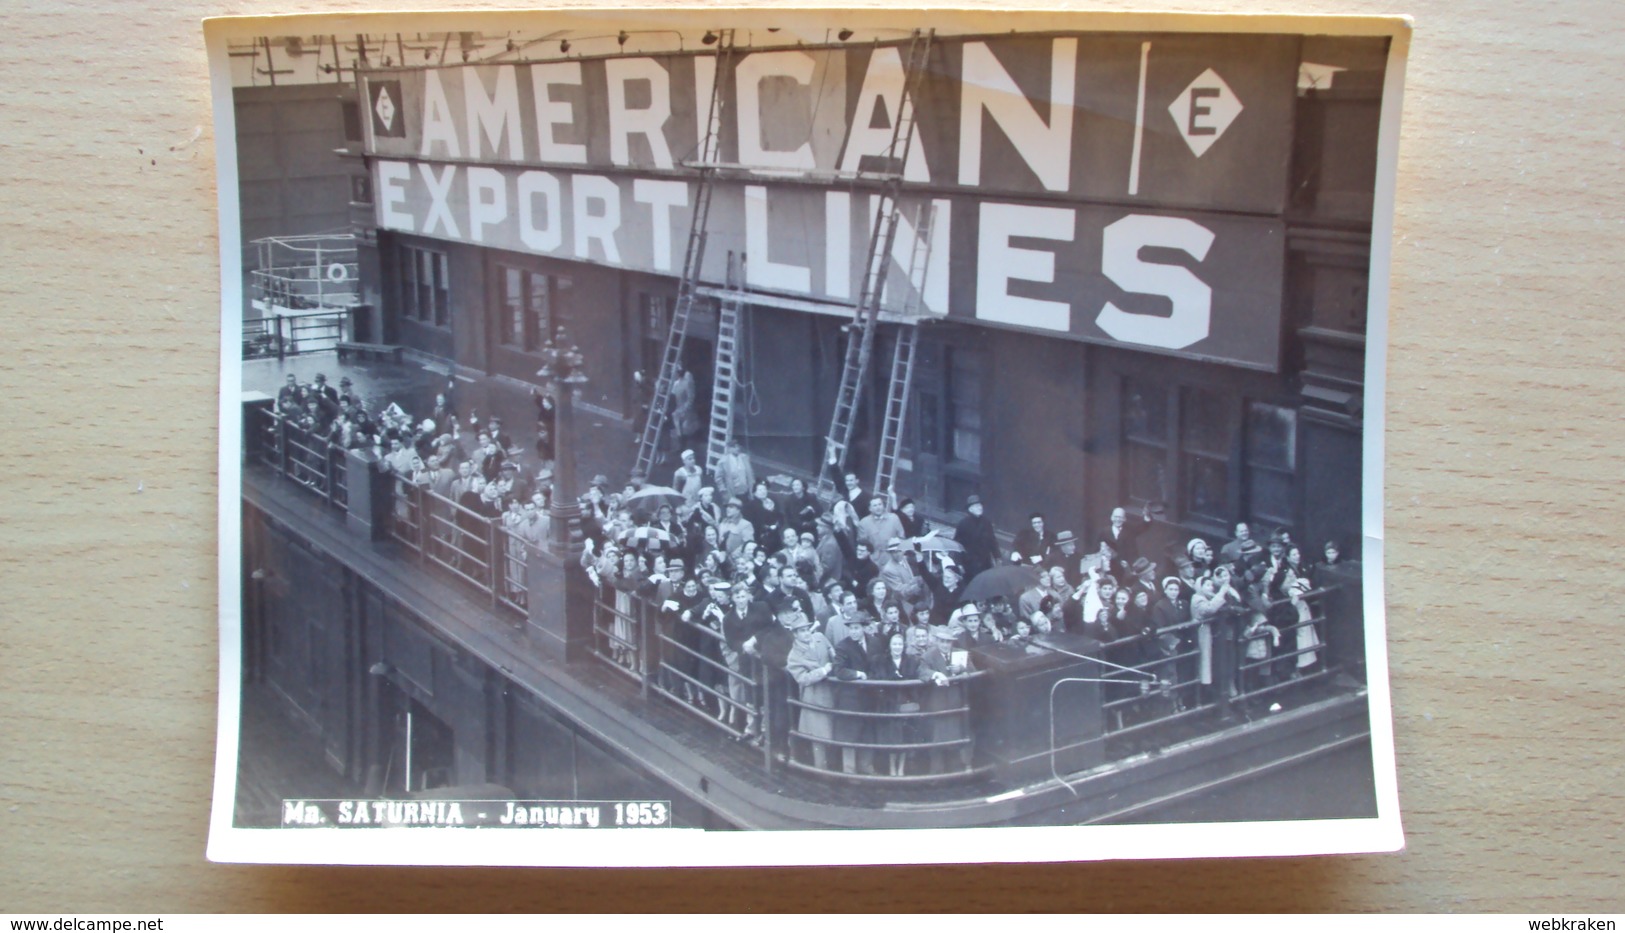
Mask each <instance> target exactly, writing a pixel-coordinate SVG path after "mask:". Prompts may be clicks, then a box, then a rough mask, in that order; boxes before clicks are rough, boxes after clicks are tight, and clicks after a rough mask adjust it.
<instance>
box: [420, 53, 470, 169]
mask: <svg viewBox="0 0 1625 933" xmlns="http://www.w3.org/2000/svg"><path fill="white" fill-rule="evenodd" d="M435 143H439V144H440V146H441V148H443V149H445V150H446V151H445V152H444V153H442V154H443V155H445V156H446V157H447V158H451V159H461V158H462V157H463V150H462V147H461V146H460V145H459V144H458V142H457V126H456V123H455V121H453V120H452V117H451V105H450V104H448V103H447V102H446V89H445V87H444V86H442V85H441V83H440V72H438V71H436V70H434V69H433V68H428V69H425V70H424V72H423V148H422V155H423V156H424V157H425V158H429V157H432V156H433V155H434V154H435V153H434V147H435Z"/></svg>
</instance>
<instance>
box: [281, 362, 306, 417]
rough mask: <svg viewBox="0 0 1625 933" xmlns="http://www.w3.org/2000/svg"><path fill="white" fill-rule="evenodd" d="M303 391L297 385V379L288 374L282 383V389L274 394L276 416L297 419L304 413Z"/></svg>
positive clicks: (302, 388)
mask: <svg viewBox="0 0 1625 933" xmlns="http://www.w3.org/2000/svg"><path fill="white" fill-rule="evenodd" d="M305 394H306V393H305V389H304V387H302V386H300V385H299V378H298V377H297V376H295V375H294V374H293V373H288V378H287V379H286V380H284V381H283V383H282V388H281V389H279V390H278V391H277V394H276V410H277V414H279V415H282V416H283V417H285V418H297V417H299V416H300V415H303V414H304V413H305Z"/></svg>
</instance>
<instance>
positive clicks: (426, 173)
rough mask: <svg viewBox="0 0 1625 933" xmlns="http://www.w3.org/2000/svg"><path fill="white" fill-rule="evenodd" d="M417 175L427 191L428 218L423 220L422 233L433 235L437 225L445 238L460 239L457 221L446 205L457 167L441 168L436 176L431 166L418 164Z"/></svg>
mask: <svg viewBox="0 0 1625 933" xmlns="http://www.w3.org/2000/svg"><path fill="white" fill-rule="evenodd" d="M418 174H419V175H420V176H422V178H423V184H424V185H426V186H428V189H429V216H428V217H426V218H424V221H423V232H424V233H434V229H435V226H436V224H438V225H439V226H440V227H441V228H442V229H443V230H444V231H445V234H446V236H449V237H451V238H452V239H454V240H460V239H462V237H463V235H462V233H460V232H459V231H458V229H457V219H456V218H455V217H453V216H451V206H450V205H448V204H447V203H446V198H447V195H448V193H449V192H450V191H451V183H452V180H453V179H454V178H456V177H457V166H455V165H446V166H442V167H441V170H440V174H439V175H438V176H436V175H435V173H434V168H433V167H432V166H430V165H429V164H428V163H427V162H419V163H418Z"/></svg>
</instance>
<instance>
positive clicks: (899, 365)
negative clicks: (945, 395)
mask: <svg viewBox="0 0 1625 933" xmlns="http://www.w3.org/2000/svg"><path fill="white" fill-rule="evenodd" d="M936 213H937V211H936V205H935V204H922V205H920V208H919V210H918V211H917V212H916V213H915V222H914V249H913V251H912V252H911V253H910V255H909V264H908V277H909V281H910V282H917V283H922V285H923V283H924V282H925V281H926V280H927V277H928V276H929V275H930V263H931V231H932V228H933V227H934V226H935V225H936V219H937V217H936ZM919 296H920V291H919V290H914V291H911V292H910V293H909V298H908V299H907V304H906V309H907V312H908V313H906V314H905V315H904V320H905V323H904V324H903V325H902V326H901V327H899V328H898V329H897V345H896V348H895V349H894V350H893V352H892V364H891V378H890V379H888V380H887V382H886V407H885V409H884V411H883V414H882V415H881V423H880V451H879V453H878V455H877V456H876V457H875V481H874V485H873V486H870V487H869V488H870V489H873V490H874V491H875V492H877V493H880V494H882V495H887V494H890V493H892V492H893V491H894V490H895V489H896V483H897V461H898V459H899V457H900V456H901V451H902V447H903V426H904V424H905V423H906V422H907V420H908V400H909V393H910V391H911V390H912V389H913V386H914V348H915V346H916V344H917V343H918V342H919V336H920V329H919V325H918V324H916V323H913V322H914V321H916V320H918V319H917V318H916V317H915V316H914V312H915V311H916V310H917V306H918V303H919V300H920V298H919ZM826 459H827V458H826Z"/></svg>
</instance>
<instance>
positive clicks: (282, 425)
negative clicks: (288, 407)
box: [276, 414, 293, 478]
mask: <svg viewBox="0 0 1625 933" xmlns="http://www.w3.org/2000/svg"><path fill="white" fill-rule="evenodd" d="M288 429H289V424H288V419H287V418H286V417H284V416H283V415H280V414H279V415H277V418H276V432H277V434H276V451H277V469H279V470H281V471H282V475H283V476H287V477H290V478H291V477H292V476H293V468H292V463H291V458H292V455H291V454H290V453H289V451H288Z"/></svg>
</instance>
